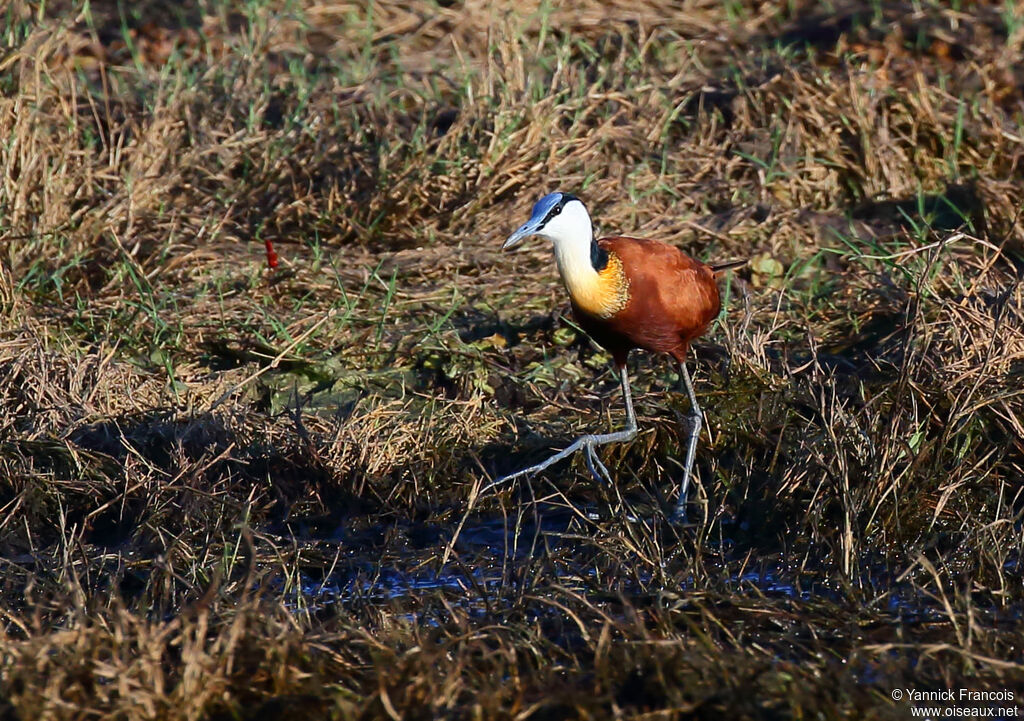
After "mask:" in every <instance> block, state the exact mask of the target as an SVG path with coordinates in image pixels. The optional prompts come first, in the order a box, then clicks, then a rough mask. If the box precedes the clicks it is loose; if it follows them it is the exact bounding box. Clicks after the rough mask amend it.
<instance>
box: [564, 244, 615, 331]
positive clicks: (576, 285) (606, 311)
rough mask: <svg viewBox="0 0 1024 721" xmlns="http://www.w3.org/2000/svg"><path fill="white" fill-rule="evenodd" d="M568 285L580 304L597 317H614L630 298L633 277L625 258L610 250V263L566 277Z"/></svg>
mask: <svg viewBox="0 0 1024 721" xmlns="http://www.w3.org/2000/svg"><path fill="white" fill-rule="evenodd" d="M565 285H566V288H568V290H569V296H570V297H571V298H572V301H573V303H575V304H576V306H577V307H578V308H579V309H580V310H582V311H584V312H585V313H588V314H590V315H592V316H595V317H597V318H611V317H612V316H614V315H615V314H616V313H619V312H621V311H622V309H623V308H625V307H626V304H627V303H628V302H629V279H628V278H627V277H626V274H625V273H624V272H623V270H622V260H621V259H620V258H619V256H617V255H615V253H609V254H608V265H606V266H605V267H604V268H603V269H602V270H600V271H593V273H590V274H587V275H586V276H584V277H576V278H566V279H565Z"/></svg>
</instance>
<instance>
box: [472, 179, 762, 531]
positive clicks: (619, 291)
mask: <svg viewBox="0 0 1024 721" xmlns="http://www.w3.org/2000/svg"><path fill="white" fill-rule="evenodd" d="M530 236H539V237H541V238H546V239H548V240H550V241H551V243H552V245H553V248H554V252H555V262H556V264H557V266H558V273H559V275H560V276H561V278H562V282H563V283H564V284H565V287H566V290H568V292H569V299H570V302H571V307H572V313H573V316H574V318H575V320H576V323H577V324H578V325H579V327H580V328H582V329H583V330H584V331H585V332H586V333H587V334H588V335H589V336H590V337H591V338H592V339H593V340H594V341H595V342H596V343H597V344H598V345H599V346H601V347H603V348H604V349H605V350H607V351H608V353H609V354H611V357H612V364H613V366H614V367H615V370H616V371H617V372H618V375H619V381H620V383H621V384H622V395H623V398H624V400H625V405H626V427H625V428H624V429H622V430H619V431H615V432H612V433H603V434H588V435H584V436H581V437H580V438H578V439H576V440H575V441H574V442H573V443H572V444H570V445H569V446H568V447H566V448H565V449H564V450H562V451H559V452H558V453H556V454H554V455H553V456H551V457H550V458H548V459H547V460H545V461H543V462H542V463H538V464H536V465H533V466H530V467H528V468H524V469H522V470H519V471H516V472H515V473H512V474H509V475H507V476H504V477H502V478H499V479H497V480H496V481H494V482H492V483H491V484H490V485H489V486H488V488H492V487H496V486H499V485H502V484H504V483H506V482H508V481H511V480H513V479H515V478H519V477H523V476H531V475H534V474H536V473H539V472H541V471H543V470H544V469H546V468H548V467H549V466H551V465H553V464H555V463H557V462H558V461H560V460H562V459H564V458H567V457H568V456H570V455H572V454H574V453H576V452H577V451H580V450H582V451H583V453H584V457H585V459H586V462H587V467H588V469H589V470H590V473H591V475H593V476H594V478H595V479H596V480H597V481H598V482H602V483H604V482H607V483H609V484H611V482H612V481H611V475H610V474H609V472H608V469H607V468H606V467H605V465H604V464H603V463H602V462H601V460H600V458H598V457H597V455H596V453H595V448H597V447H598V446H603V445H605V444H609V443H620V442H625V441H630V440H632V439H633V438H635V437H636V434H637V432H638V429H637V422H636V414H635V413H634V411H633V398H632V396H631V394H630V385H629V374H628V372H627V368H626V360H627V357H628V355H629V353H630V351H632V350H634V349H641V350H645V351H650V352H653V353H658V354H665V355H668V356H670V357H671V358H672V359H673V360H674V361H675V363H676V364H677V365H678V368H679V376H680V378H681V380H682V383H683V387H684V389H685V391H686V395H687V396H688V398H689V401H690V416H689V418H690V421H691V428H690V432H689V436H688V438H687V442H686V460H685V462H684V464H683V479H682V482H681V484H680V491H679V497H678V499H677V501H676V505H675V507H674V509H673V511H672V514H671V517H670V518H671V520H672V521H674V522H679V523H683V522H685V520H686V496H687V488H688V486H689V483H690V476H691V473H692V470H693V461H694V457H695V454H696V450H697V440H698V438H699V436H700V430H701V424H702V413H701V409H700V406H699V405H698V403H697V397H696V396H695V395H694V392H693V383H692V381H691V380H690V374H689V372H688V371H687V369H686V357H687V351H688V350H689V348H690V343H691V342H692V341H693V340H694V339H695V338H697V337H698V336H700V335H702V334H703V333H704V332H705V331H707V329H708V326H709V325H710V324H711V322H712V321H713V320H714V319H715V318H716V317H717V316H718V314H719V312H720V311H721V298H720V295H719V290H718V284H717V283H716V281H717V279H718V278H720V277H721V276H722V275H723V274H724V273H725V272H727V271H728V270H731V269H733V268H737V267H740V266H742V265H744V264H746V262H747V261H746V260H738V261H730V262H727V263H721V264H718V265H708V264H706V263H702V262H701V261H699V260H695V259H694V258H691V257H690V256H689V255H687V254H686V253H684V252H683V251H682V250H680V249H679V248H677V247H675V246H674V245H670V244H668V243H664V242H661V241H658V240H650V239H644V238H632V237H626V236H613V237H607V238H600V239H597V238H595V237H594V228H593V224H592V222H591V218H590V213H589V212H588V211H587V208H586V206H585V205H584V203H583V201H581V200H580V199H579V198H578V197H576V196H575V195H573V194H572V193H565V192H560V191H559V192H554V193H550V194H548V195H545V196H544V197H543V198H541V199H540V200H538V201H537V203H536V204H535V205H534V206H533V211H532V212H531V214H530V219H529V220H528V221H527V222H526V223H524V224H523V225H522V226H520V227H519V228H518V229H517V230H516V231H515V232H514V233H512V235H510V236H509V237H508V239H507V240H506V241H505V242H504V244H503V245H502V250H506V251H507V250H511V249H512V248H515V247H516V246H518V245H519V244H520V243H522V242H523V241H524V240H525V239H526V238H528V237H530Z"/></svg>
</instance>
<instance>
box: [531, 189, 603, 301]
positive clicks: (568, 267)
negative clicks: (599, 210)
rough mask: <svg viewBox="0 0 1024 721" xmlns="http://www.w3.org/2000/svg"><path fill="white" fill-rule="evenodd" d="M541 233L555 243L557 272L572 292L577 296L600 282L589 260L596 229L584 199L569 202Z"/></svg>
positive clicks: (571, 293) (570, 292) (572, 294)
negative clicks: (582, 200) (584, 204)
mask: <svg viewBox="0 0 1024 721" xmlns="http://www.w3.org/2000/svg"><path fill="white" fill-rule="evenodd" d="M540 235H543V236H544V237H546V238H549V239H550V240H551V242H552V243H553V244H554V246H555V260H556V261H557V263H558V273H559V275H561V276H562V282H563V283H565V287H566V288H567V289H568V290H569V295H571V296H573V297H574V298H575V297H577V296H579V295H580V294H581V293H584V292H586V290H587V289H588V288H590V287H592V286H593V284H594V283H596V282H597V280H598V275H597V271H596V270H594V265H593V263H592V262H591V260H590V246H591V244H592V243H593V241H594V229H593V226H592V225H591V223H590V214H589V213H587V209H586V208H585V207H584V206H583V203H581V202H579V201H572V202H569V203H566V205H565V208H564V209H563V210H562V212H561V213H560V214H559V215H558V216H556V217H554V218H552V219H551V220H550V221H549V222H548V223H547V224H546V225H545V226H544V228H543V230H541V232H540Z"/></svg>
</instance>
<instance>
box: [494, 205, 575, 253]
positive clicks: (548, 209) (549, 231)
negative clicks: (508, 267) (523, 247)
mask: <svg viewBox="0 0 1024 721" xmlns="http://www.w3.org/2000/svg"><path fill="white" fill-rule="evenodd" d="M593 233H594V228H593V226H592V225H591V223H590V213H588V212H587V208H586V206H584V205H583V202H582V201H581V200H580V199H579V198H577V197H576V196H575V195H572V194H570V193H551V194H550V195H545V196H544V197H543V198H541V199H540V200H538V201H537V204H536V205H534V206H533V213H531V215H530V219H529V220H528V221H526V223H524V224H523V225H522V226H520V228H519V229H518V230H517V231H516V232H515V233H513V234H512V235H510V236H509V237H508V240H506V241H505V243H504V245H502V246H501V249H502V250H509V249H510V248H514V247H516V246H517V245H519V244H520V243H521V242H523V240H524V239H525V238H528V237H529V236H531V235H539V236H541V237H542V238H547V239H548V240H550V241H552V242H554V243H555V244H556V245H558V244H559V243H570V242H573V241H577V240H584V241H585V242H586V243H587V244H588V246H589V243H590V240H591V238H593Z"/></svg>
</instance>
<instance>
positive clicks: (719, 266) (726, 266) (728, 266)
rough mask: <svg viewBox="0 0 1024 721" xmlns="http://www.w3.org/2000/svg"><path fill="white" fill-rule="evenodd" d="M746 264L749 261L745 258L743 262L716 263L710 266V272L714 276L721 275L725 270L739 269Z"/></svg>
mask: <svg viewBox="0 0 1024 721" xmlns="http://www.w3.org/2000/svg"><path fill="white" fill-rule="evenodd" d="M748 262H750V261H749V259H748V258H745V259H743V260H730V261H729V262H728V263H716V264H715V265H712V266H711V272H712V273H714V274H715V275H721V274H722V273H724V272H725V271H727V270H732V269H733V268H739V267H740V266H743V265H746V264H747V263H748Z"/></svg>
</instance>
